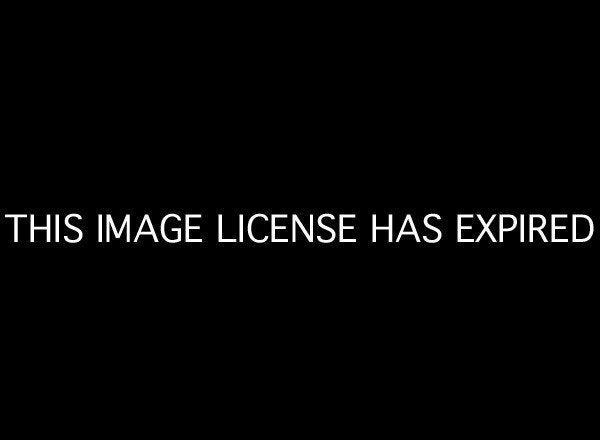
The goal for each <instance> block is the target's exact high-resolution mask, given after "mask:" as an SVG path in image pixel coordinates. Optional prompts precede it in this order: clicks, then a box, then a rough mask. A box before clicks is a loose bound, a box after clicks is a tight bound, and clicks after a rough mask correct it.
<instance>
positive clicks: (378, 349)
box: [1, 9, 598, 432]
mask: <svg viewBox="0 0 600 440" xmlns="http://www.w3.org/2000/svg"><path fill="white" fill-rule="evenodd" d="M52 12H57V11H52ZM153 12H157V11H153ZM163 12H164V11H163ZM247 12H248V14H247V13H246V12H240V11H239V10H237V9H236V11H233V10H232V11H228V12H227V13H225V14H224V15H223V14H221V15H216V14H215V13H214V12H212V11H211V12H207V11H204V12H195V13H193V14H190V15H188V14H186V13H184V12H183V11H180V12H177V13H175V15H173V16H171V15H170V14H169V15H167V14H166V13H165V15H164V16H163V14H162V12H161V14H159V15H160V18H156V16H155V15H152V17H150V16H147V15H146V13H145V12H144V13H141V12H140V11H137V12H136V13H133V14H127V15H126V14H125V13H124V12H122V13H119V14H114V16H112V15H111V16H110V17H107V18H102V19H100V18H99V17H100V15H97V14H100V12H97V13H96V12H95V13H94V14H92V15H85V19H83V18H82V16H78V18H77V19H75V18H74V19H66V22H65V23H63V22H62V21H57V20H50V19H48V16H46V17H45V16H44V14H43V13H41V14H40V16H36V17H35V19H34V18H33V15H36V14H34V13H33V12H32V11H30V12H28V14H26V15H25V16H23V17H24V19H25V20H24V21H19V23H18V24H16V25H15V26H14V29H10V30H8V31H7V39H6V44H5V52H4V55H3V66H4V67H3V70H4V72H3V73H4V74H5V79H4V80H3V85H4V87H3V96H4V99H3V110H4V111H3V124H2V125H3V133H4V136H3V137H4V142H3V156H4V158H3V160H2V173H1V176H2V177H1V179H2V201H1V202H2V205H1V206H2V213H3V214H4V213H5V212H31V213H42V212H43V213H67V212H79V213H83V214H86V215H87V216H89V215H92V214H94V213H96V212H105V211H107V210H110V211H113V212H124V211H131V212H151V213H153V214H155V215H158V214H160V213H163V212H169V211H175V212H179V213H186V212H190V213H202V214H204V215H205V216H206V217H208V218H210V217H211V216H214V215H215V214H216V213H217V212H222V211H229V212H237V211H239V210H243V211H246V212H252V211H256V212H288V213H292V212H294V213H319V212H325V211H328V212H334V213H335V212H356V213H359V215H361V243H360V244H359V245H348V246H342V245H338V246H331V247H326V248H323V247H321V248H317V247H291V246H285V245H283V246H275V245H273V246H268V247H262V248H252V247H244V248H234V249H232V248H227V249H225V248H218V247H216V246H214V245H210V244H207V245H206V246H199V247H175V248H164V247H158V248H154V247H152V246H138V247H129V248H128V247H126V246H124V247H117V248H115V247H111V248H102V247H98V246H95V245H94V244H93V243H88V244H83V245H81V246H76V247H63V246H54V247H53V246H39V247H35V248H31V247H27V246H23V247H20V246H10V245H9V243H8V242H7V240H4V242H3V245H2V254H3V257H5V258H3V263H2V264H3V270H2V273H3V278H4V282H3V284H4V285H5V286H6V287H5V288H3V289H2V291H3V295H2V301H3V303H4V304H3V307H2V311H3V314H4V315H5V319H3V324H4V327H5V331H4V338H3V339H4V341H5V347H6V348H5V355H6V356H5V358H6V362H5V365H7V366H8V367H9V370H10V373H9V374H8V375H7V376H6V382H7V384H8V385H9V386H10V388H11V389H13V388H14V389H15V393H14V394H11V396H14V397H11V404H10V408H11V412H12V413H13V414H15V415H20V416H23V414H31V410H32V409H34V408H35V409H38V410H40V411H39V412H40V413H41V414H45V415H46V417H47V418H45V419H44V420H47V421H46V422H44V423H49V424H52V425H57V426H63V423H67V424H71V423H73V420H74V419H77V420H78V421H83V422H88V423H86V425H87V426H88V427H89V426H99V427H107V426H109V425H112V422H113V421H123V420H128V421H131V420H133V421H134V425H136V426H138V427H148V426H150V427H152V428H153V429H158V426H157V425H160V426H163V427H165V428H166V429H167V430H168V431H171V430H174V429H176V428H180V427H181V426H183V425H184V424H183V422H184V421H191V422H192V423H193V424H201V426H198V427H200V428H202V427H203V426H204V425H203V423H205V420H207V419H208V420H210V421H212V422H213V423H214V422H216V423H217V424H218V425H219V426H221V427H222V429H225V430H230V429H239V428H242V429H251V428H255V427H256V428H261V429H266V428H269V429H273V428H274V427H275V426H276V425H278V424H279V423H281V422H283V423H282V424H283V426H284V427H285V428H286V429H287V430H286V431H282V432H288V431H290V430H291V431H295V430H298V429H306V430H308V432H314V431H313V430H312V429H313V428H312V427H313V426H315V422H317V423H318V422H323V421H328V422H330V423H329V426H330V428H329V429H331V430H332V431H331V432H337V430H340V429H344V428H350V429H357V430H358V429H359V428H363V429H365V430H366V431H365V432H372V431H373V430H375V429H383V428H384V427H386V426H387V425H388V424H389V423H391V424H392V426H395V427H396V428H399V427H400V428H401V427H403V426H407V427H408V425H404V424H403V423H405V422H401V421H402V420H407V419H408V420H410V421H412V422H413V423H416V424H418V425H420V426H421V427H422V428H423V429H426V430H431V429H440V428H441V429H455V428H460V429H465V428H467V427H469V428H471V429H473V428H474V427H475V425H477V424H478V423H481V422H483V425H484V426H485V427H486V428H487V429H488V430H490V429H491V430H497V429H507V430H509V432H512V431H510V430H511V429H512V428H511V427H512V426H514V423H515V422H522V421H525V420H528V421H532V420H533V421H534V423H532V424H531V426H532V428H533V429H540V427H548V426H551V427H553V428H556V429H557V428H558V426H557V425H559V424H560V425H561V426H563V427H566V428H568V429H573V424H572V423H573V419H572V418H571V416H572V415H573V414H576V415H577V417H578V418H579V420H580V421H581V420H583V419H584V418H585V417H586V414H588V411H589V409H586V408H587V405H586V403H585V402H586V396H589V395H590V394H591V393H592V390H593V389H595V388H594V385H593V381H592V375H591V372H592V371H593V369H594V366H595V365H596V364H595V363H594V362H592V359H593V356H592V355H593V348H594V347H593V341H594V339H595V338H596V336H597V327H598V326H597V322H596V320H595V314H596V310H597V304H596V301H595V299H594V297H593V295H594V293H595V290H597V289H596V287H595V284H594V283H593V281H595V279H594V269H595V266H596V262H597V253H596V247H597V238H595V239H594V242H593V243H590V244H587V245H560V244H559V245H552V246H544V245H541V246H522V245H521V246H518V245H515V244H508V245H506V246H486V245H482V246H460V245H458V244H456V243H455V242H454V241H455V240H454V238H455V236H454V225H453V218H454V216H455V215H456V214H457V213H460V212H477V213H487V214H490V213H512V214H518V213H530V212H531V213H545V214H549V213H585V214H588V215H592V216H593V217H594V218H595V220H596V221H597V212H598V211H597V208H596V207H595V205H596V203H595V200H596V199H595V195H594V193H593V188H594V187H595V186H596V184H595V180H596V179H595V178H594V177H595V174H594V161H593V159H592V154H593V152H592V147H593V146H594V145H596V144H597V135H596V133H595V130H594V128H595V121H596V118H597V108H596V107H595V102H596V101H597V85H596V84H595V82H594V81H593V78H595V77H597V69H596V68H595V66H594V65H593V54H594V52H593V49H594V47H593V46H592V44H591V43H592V40H591V39H589V38H590V36H589V35H588V33H591V32H592V29H591V28H589V27H588V26H587V25H586V24H585V23H584V22H583V21H582V19H581V18H580V17H575V18H569V17H567V16H566V15H565V16H563V17H561V19H560V20H559V21H556V19H553V20H550V19H549V18H543V17H542V16H541V15H540V14H539V13H536V14H532V15H527V17H526V18H524V17H525V13H524V11H521V13H520V14H516V15H514V16H513V15H510V14H509V16H506V15H504V14H500V11H496V12H494V13H487V12H483V11H481V13H480V15H477V13H476V12H475V11H469V14H466V11H445V12H441V11H427V12H425V13H420V14H416V13H414V12H412V11H404V12H397V11H395V12H393V13H392V12H385V11H380V12H376V13H374V14H371V13H369V14H367V13H366V11H353V12H354V14H351V15H347V14H346V13H344V14H338V13H332V14H328V15H327V17H326V18H325V14H324V11H321V13H319V14H308V16H307V15H306V14H303V13H301V11H295V12H293V13H284V12H283V11H281V12H280V13H276V12H275V11H272V10H270V11H269V13H268V14H267V13H266V12H265V11H262V12H261V11H255V10H253V11H247ZM305 12H306V11H305ZM338 12H339V11H338ZM446 12H448V13H449V12H453V13H454V15H446ZM538 12H539V11H538ZM69 13H70V14H73V13H74V12H73V11H70V12H69ZM250 13H253V14H251V15H249V14H250ZM75 14H76V13H75ZM278 14H280V15H278ZM470 14H474V15H470ZM184 16H185V18H184ZM69 17H70V15H69ZM102 17H104V15H102ZM257 17H259V18H260V19H259V18H257ZM517 17H518V18H517ZM63 18H65V16H64V15H63ZM375 212H376V213H380V214H387V213H395V214H405V213H413V214H423V213H428V212H438V213H440V214H441V215H443V217H444V219H445V220H446V221H447V225H448V227H447V228H445V229H444V233H445V238H444V241H443V243H441V244H440V245H438V246H420V247H417V246H413V245H411V244H410V243H407V244H406V245H401V246H394V247H377V248H376V247H374V246H371V245H369V244H368V238H369V234H368V229H367V228H366V225H368V223H364V221H365V220H368V218H369V215H370V214H371V213H375ZM363 229H366V232H365V231H363ZM3 233H5V231H3ZM4 237H6V235H4ZM54 411H56V412H58V413H61V414H63V416H62V417H54V416H52V414H53V412H54ZM36 413H38V412H36ZM40 417H41V416H40ZM173 417H174V418H173ZM40 420H41V419H40ZM92 423H93V424H92ZM578 425H579V423H578ZM48 426H50V425H48ZM133 429H139V428H135V427H134V428H133Z"/></svg>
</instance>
